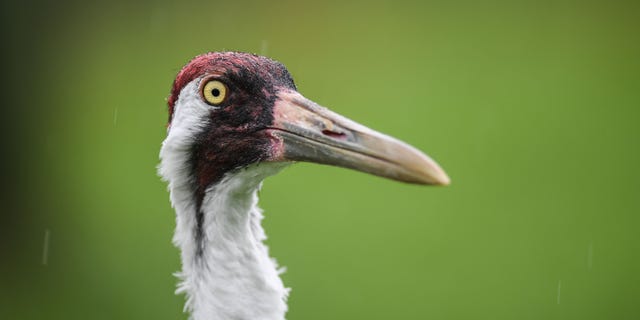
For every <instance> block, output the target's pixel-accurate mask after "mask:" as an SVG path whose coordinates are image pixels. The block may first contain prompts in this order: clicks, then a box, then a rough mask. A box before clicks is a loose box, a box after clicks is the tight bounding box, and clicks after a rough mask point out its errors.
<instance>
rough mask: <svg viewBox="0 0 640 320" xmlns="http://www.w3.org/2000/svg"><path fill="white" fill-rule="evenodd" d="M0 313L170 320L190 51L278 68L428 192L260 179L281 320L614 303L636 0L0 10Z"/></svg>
mask: <svg viewBox="0 0 640 320" xmlns="http://www.w3.org/2000/svg"><path fill="white" fill-rule="evenodd" d="M1 15H2V22H1V23H2V34H3V39H4V41H3V48H2V51H3V53H2V54H3V59H2V60H3V65H4V66H3V91H4V92H5V93H4V94H3V97H4V98H3V106H4V108H2V112H3V125H2V129H1V130H2V132H1V133H2V149H3V150H4V151H3V154H2V158H3V160H2V161H3V162H2V164H3V165H2V168H1V169H0V172H1V173H2V175H3V177H4V178H3V182H4V183H3V188H2V198H1V200H2V216H1V218H2V222H1V223H0V250H1V251H0V272H1V276H0V318H2V319H186V316H185V315H184V314H183V313H182V305H183V297H182V296H176V295H174V293H173V291H174V288H175V284H176V282H177V280H176V279H175V278H174V277H173V276H172V273H173V272H175V271H178V270H179V268H180V263H179V252H178V250H177V249H176V248H174V247H173V246H172V244H171V237H172V233H173V228H174V212H173V211H172V209H171V207H170V204H169V200H168V193H167V192H166V186H165V184H164V183H163V182H161V181H160V179H159V178H158V177H157V175H156V168H155V167H156V165H157V164H158V151H159V147H160V143H161V141H162V140H163V139H164V135H165V123H166V120H167V112H166V101H165V98H166V97H167V95H168V93H169V89H170V86H171V82H172V81H173V78H174V76H175V75H176V73H177V72H178V71H179V70H180V68H181V67H182V66H183V65H184V64H185V63H186V62H187V61H188V60H189V59H191V58H192V57H193V56H195V55H197V54H200V53H203V52H207V51H217V50H240V51H249V52H255V53H261V54H265V55H268V56H270V57H272V58H274V59H277V60H279V61H281V62H283V63H284V64H285V65H286V66H288V68H289V70H290V72H291V73H292V74H293V76H294V78H295V80H296V83H297V85H298V87H299V90H300V92H302V93H303V94H304V95H305V96H307V97H308V98H311V99H313V100H315V101H316V102H318V103H320V104H323V105H325V106H328V107H330V108H332V109H333V110H335V111H337V112H340V113H342V114H344V115H346V116H348V117H351V118H353V119H355V120H357V121H359V122H361V123H364V124H366V125H368V126H371V127H373V128H376V129H378V130H380V131H383V132H386V133H389V134H391V135H394V136H396V137H398V138H401V139H403V140H406V141H408V142H409V143H411V144H414V145H415V146H417V147H418V148H420V149H422V150H425V151H426V152H427V153H429V154H430V155H431V156H433V157H434V158H435V159H436V160H437V161H438V162H439V163H440V164H442V166H443V167H444V168H445V169H446V170H447V172H448V173H449V175H450V176H451V177H452V179H453V184H452V185H451V186H450V187H447V188H428V187H418V186H411V185H405V184H401V183H396V182H392V181H387V180H383V179H381V178H377V177H373V176H367V175H364V174H361V173H357V172H351V171H347V170H343V169H338V168H331V167H324V166H317V165H310V164H298V165H295V166H292V167H290V168H289V169H287V170H285V171H284V172H282V173H281V174H279V175H277V176H275V177H272V178H269V179H268V180H267V181H266V182H265V185H264V189H263V191H262V192H261V206H262V207H263V208H264V209H265V215H266V217H267V219H266V220H265V221H264V226H265V229H266V230H267V233H268V235H269V236H270V237H269V240H268V244H269V246H270V248H271V253H272V255H273V256H274V257H276V258H277V259H278V261H279V262H280V264H282V265H285V266H287V267H288V271H287V272H286V273H285V274H284V282H285V284H286V285H287V286H289V287H292V288H293V291H292V294H291V298H290V301H289V302H290V303H289V305H290V311H289V313H288V315H287V318H288V319H307V320H309V319H638V318H639V317H640V217H639V212H640V200H639V199H638V196H639V195H638V191H640V182H639V178H640V169H639V168H638V165H639V164H640V152H639V143H638V139H639V138H640V129H639V120H640V110H639V108H640V41H639V39H640V38H639V37H638V35H639V34H640V6H639V5H638V2H618V1H573V2H572V1H488V2H479V1H416V2H402V1H379V2H378V1H354V2H347V1H308V2H301V1H286V2H275V1H272V2H267V1H264V2H246V1H197V2H180V3H178V2H173V1H164V2H152V1H139V2H137V3H136V2H134V1H120V2H118V1H109V2H105V3H102V4H101V3H94V4H88V3H85V2H82V1H77V2H58V1H23V2H19V3H18V2H5V3H3V4H2V13H1Z"/></svg>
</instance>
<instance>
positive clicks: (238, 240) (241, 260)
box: [158, 52, 449, 320]
mask: <svg viewBox="0 0 640 320" xmlns="http://www.w3.org/2000/svg"><path fill="white" fill-rule="evenodd" d="M168 109H169V121H168V126H167V136H166V139H165V140H164V142H163V143H162V147H161V150H160V165H159V166H158V172H159V175H160V176H161V177H162V179H163V180H165V181H166V182H168V190H169V192H170V200H171V204H172V206H173V208H174V209H175V212H176V229H175V234H174V237H173V242H174V244H175V245H176V246H177V247H178V248H179V249H180V251H181V262H182V270H181V271H180V272H179V273H178V274H177V276H178V278H179V279H180V283H179V285H178V289H177V291H176V292H177V293H184V294H185V295H186V303H185V311H187V312H189V313H190V317H191V319H193V320H205V319H207V320H211V319H225V320H226V319H252V320H259V319H262V320H275V319H284V316H285V313H286V311H287V304H286V300H287V297H288V293H289V289H287V288H286V287H285V286H284V285H283V282H282V280H281V279H280V277H279V273H280V271H279V268H278V266H277V263H276V262H275V260H273V259H272V258H271V257H270V256H269V252H268V248H267V247H266V246H265V245H264V243H263V241H264V240H265V239H266V235H265V232H264V230H263V229H262V227H261V220H262V218H263V215H262V211H261V209H260V208H259V207H258V206H257V203H258V191H259V189H260V188H261V186H262V181H263V180H264V179H265V178H266V177H268V176H271V175H273V174H276V173H277V172H278V171H280V170H282V169H283V168H284V167H286V166H288V165H289V164H291V163H293V162H296V161H307V162H314V163H319V164H325V165H333V166H339V167H344V168H350V169H355V170H359V171H363V172H366V173H370V174H374V175H378V176H381V177H385V178H389V179H393V180H398V181H402V182H407V183H415V184H429V185H447V184H449V178H448V176H447V175H446V173H445V172H444V171H443V170H442V169H441V168H440V166H438V164H437V163H436V162H435V161H433V160H432V159H431V158H429V157H428V156H426V155H425V154H423V153H422V152H420V151H418V150H417V149H415V148H413V147H411V146H409V145H408V144H405V143H403V142H401V141H399V140H396V139H394V138H392V137H389V136H387V135H384V134H381V133H378V132H376V131H374V130H372V129H369V128H367V127H365V126H363V125H360V124H358V123H356V122H354V121H351V120H349V119H347V118H345V117H343V116H340V115H339V114H337V113H334V112H332V111H330V110H328V109H326V108H324V107H322V106H320V105H318V104H316V103H314V102H313V101H311V100H309V99H307V98H305V97H304V96H303V95H301V94H300V93H298V91H297V89H296V85H295V84H294V81H293V79H292V77H291V75H290V74H289V72H288V71H287V69H286V68H285V67H284V65H282V64H281V63H279V62H276V61H274V60H271V59H269V58H266V57H262V56H257V55H253V54H248V53H241V52H210V53H206V54H202V55H199V56H197V57H195V58H193V59H192V60H191V61H190V62H189V63H188V64H186V65H185V66H184V67H183V68H182V69H181V70H180V71H179V73H178V75H177V76H176V79H175V80H174V82H173V87H172V89H171V93H170V95H169V98H168Z"/></svg>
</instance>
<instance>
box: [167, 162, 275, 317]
mask: <svg viewBox="0 0 640 320" xmlns="http://www.w3.org/2000/svg"><path fill="white" fill-rule="evenodd" d="M282 167H283V165H281V164H280V165H277V164H262V165H260V166H257V165H254V166H252V167H249V168H246V169H242V170H239V171H236V172H234V173H232V174H227V175H226V176H225V177H224V178H223V179H222V180H221V181H220V182H218V183H216V184H215V185H213V186H211V187H209V188H208V189H207V190H206V192H205V195H204V198H203V199H202V201H201V204H200V206H198V205H194V201H193V197H194V194H193V192H190V191H188V190H190V189H189V188H186V187H183V186H178V185H175V184H170V191H171V198H172V202H173V204H174V207H175V209H176V213H177V226H176V233H175V236H174V243H175V244H176V246H177V247H179V248H180V249H181V251H182V252H181V257H182V271H181V272H180V273H179V274H178V276H179V278H180V279H181V280H182V282H181V283H180V284H179V287H178V290H177V292H178V293H185V294H186V296H187V303H186V306H185V310H189V311H190V312H191V318H192V319H193V320H205V319H206V320H211V319H264V320H272V319H284V314H285V312H286V311H287V305H286V298H287V295H288V289H287V288H285V287H284V285H283V283H282V280H281V279H280V277H279V273H280V271H279V270H278V267H277V265H276V262H275V260H273V259H272V258H270V257H269V253H268V248H267V247H266V246H265V245H264V243H263V241H264V240H265V239H266V235H265V233H264V230H263V229H262V226H261V220H262V218H263V216H262V210H261V209H260V208H258V206H257V203H258V195H257V193H258V190H259V189H260V187H261V185H262V180H263V179H264V178H265V177H266V176H269V175H272V174H275V173H276V172H278V171H279V170H280V169H281V168H282ZM185 181H186V180H185ZM181 199H182V201H181ZM195 202H196V203H197V201H195ZM198 213H200V214H201V218H200V219H201V221H198V220H199V218H197V214H198Z"/></svg>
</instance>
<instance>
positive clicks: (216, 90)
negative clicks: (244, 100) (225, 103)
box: [211, 88, 220, 97]
mask: <svg viewBox="0 0 640 320" xmlns="http://www.w3.org/2000/svg"><path fill="white" fill-rule="evenodd" d="M211 94H212V95H213V96H214V97H217V96H219V95H220V89H218V88H215V89H213V90H211Z"/></svg>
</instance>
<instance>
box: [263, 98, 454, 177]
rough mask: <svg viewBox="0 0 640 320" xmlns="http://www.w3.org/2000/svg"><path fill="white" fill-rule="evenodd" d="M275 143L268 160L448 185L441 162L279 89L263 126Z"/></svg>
mask: <svg viewBox="0 0 640 320" xmlns="http://www.w3.org/2000/svg"><path fill="white" fill-rule="evenodd" d="M268 130H269V131H270V132H271V134H272V135H273V136H274V137H275V138H276V140H277V141H278V142H279V145H278V147H276V151H275V152H274V153H275V154H274V155H273V158H272V161H308V162H315V163H321V164H328V165H334V166H339V167H344V168H350V169H355V170H359V171H363V172H368V173H371V174H374V175H377V176H381V177H385V178H389V179H394V180H398V181H403V182H408V183H416V184H431V185H448V184H449V182H450V180H449V177H448V176H447V174H446V173H445V172H444V170H442V169H441V168H440V166H439V165H438V164H437V163H436V162H435V161H433V160H432V159H431V158H429V157H428V156H427V155H425V154H424V153H422V152H420V151H418V150H417V149H416V148H414V147H412V146H410V145H408V144H406V143H404V142H402V141H400V140H397V139H395V138H392V137H390V136H387V135H384V134H382V133H379V132H376V131H374V130H371V129H369V128H367V127H365V126H363V125H361V124H358V123H356V122H354V121H351V120H349V119H347V118H345V117H343V116H341V115H339V114H337V113H334V112H332V111H331V110H328V109H326V108H324V107H321V106H319V105H318V104H316V103H314V102H313V101H311V100H309V99H307V98H305V97H303V96H302V95H301V94H299V93H298V92H295V91H289V90H286V91H281V92H280V93H279V95H278V99H277V100H276V103H275V106H274V120H273V125H272V126H271V127H270V128H269V129H268Z"/></svg>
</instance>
